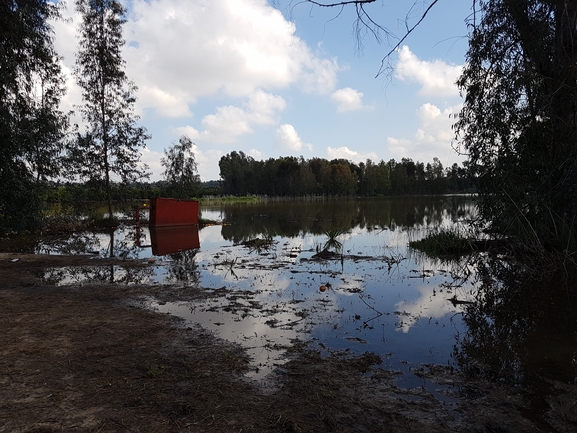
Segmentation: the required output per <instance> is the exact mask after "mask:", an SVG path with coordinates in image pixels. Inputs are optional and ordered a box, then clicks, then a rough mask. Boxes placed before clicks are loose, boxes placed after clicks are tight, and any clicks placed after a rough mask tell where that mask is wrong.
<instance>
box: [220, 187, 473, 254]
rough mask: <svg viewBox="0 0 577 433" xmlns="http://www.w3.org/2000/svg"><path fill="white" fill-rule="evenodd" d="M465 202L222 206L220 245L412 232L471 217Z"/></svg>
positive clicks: (423, 200) (406, 199)
mask: <svg viewBox="0 0 577 433" xmlns="http://www.w3.org/2000/svg"><path fill="white" fill-rule="evenodd" d="M473 212H474V204H473V202H472V201H471V199H470V198H469V197H448V196H444V197H440V196H439V197H403V198H398V197H397V198H381V199H374V198H360V199H350V198H349V199H318V200H287V201H283V200H279V201H269V202H266V203H257V204H230V205H225V206H224V210H223V219H224V220H225V222H226V221H231V222H233V223H234V224H232V225H225V226H223V228H222V236H223V238H224V239H227V240H232V241H233V242H234V243H240V242H243V241H245V240H248V239H252V238H255V237H257V236H258V235H260V234H263V233H264V234H269V235H281V236H285V237H297V236H301V235H302V234H303V233H305V234H306V233H312V234H317V235H321V234H323V233H325V232H326V231H328V230H333V229H340V230H349V229H351V228H354V227H357V226H359V227H360V228H367V229H373V228H380V229H383V228H389V229H394V228H395V227H403V228H411V227H415V226H427V225H429V226H431V225H438V224H440V223H441V222H442V221H443V220H444V219H446V218H450V219H457V218H459V217H462V216H467V215H471V214H472V213H473Z"/></svg>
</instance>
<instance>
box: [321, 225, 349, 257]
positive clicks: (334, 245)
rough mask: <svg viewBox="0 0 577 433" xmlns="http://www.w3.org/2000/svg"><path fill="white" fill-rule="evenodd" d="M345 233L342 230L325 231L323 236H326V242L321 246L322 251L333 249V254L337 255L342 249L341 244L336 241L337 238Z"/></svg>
mask: <svg viewBox="0 0 577 433" xmlns="http://www.w3.org/2000/svg"><path fill="white" fill-rule="evenodd" d="M343 233H345V231H344V230H340V229H333V230H327V231H325V236H327V238H328V239H327V241H326V242H325V244H324V245H323V250H331V249H334V250H335V252H337V253H339V252H341V250H342V249H343V244H342V243H341V242H339V241H338V240H337V237H339V236H340V235H342V234H343Z"/></svg>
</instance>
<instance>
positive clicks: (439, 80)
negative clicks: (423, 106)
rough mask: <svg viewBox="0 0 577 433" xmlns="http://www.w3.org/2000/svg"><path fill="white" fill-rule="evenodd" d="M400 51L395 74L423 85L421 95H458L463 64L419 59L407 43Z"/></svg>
mask: <svg viewBox="0 0 577 433" xmlns="http://www.w3.org/2000/svg"><path fill="white" fill-rule="evenodd" d="M398 52H399V60H398V62H397V65H396V66H395V76H396V77H397V78H399V79H400V80H403V81H415V82H417V83H419V84H420V85H421V86H422V87H421V90H420V91H419V94H420V95H421V96H458V89H457V86H456V85H455V81H457V78H458V77H459V75H460V74H461V71H462V69H463V67H462V66H460V65H449V64H447V63H445V62H443V61H441V60H434V61H432V62H429V61H424V60H419V58H418V57H417V56H416V55H415V54H413V53H412V52H411V50H410V49H409V47H407V46H406V45H405V46H403V47H401V48H400V49H399V51H398Z"/></svg>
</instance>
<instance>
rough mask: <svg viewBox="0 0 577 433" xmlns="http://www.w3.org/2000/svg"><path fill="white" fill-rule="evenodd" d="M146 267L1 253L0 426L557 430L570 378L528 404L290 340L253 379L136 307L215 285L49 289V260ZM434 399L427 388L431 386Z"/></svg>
mask: <svg viewBox="0 0 577 433" xmlns="http://www.w3.org/2000/svg"><path fill="white" fill-rule="evenodd" d="M110 265H116V266H122V267H134V266H149V264H148V263H147V261H121V260H113V259H100V258H93V257H89V256H41V255H24V254H0V278H1V281H2V285H1V288H0V307H1V309H2V310H1V311H0V329H1V330H2V332H0V432H37V433H40V432H60V431H78V432H84V431H86V432H241V431H242V432H393V433H394V432H407V431H414V432H447V431H457V432H460V431H463V432H465V431H466V432H508V431H510V432H541V431H559V432H569V431H576V430H577V403H576V402H577V399H576V392H575V391H576V390H575V385H569V384H560V383H550V386H551V390H552V391H551V392H550V394H549V395H548V396H547V398H546V399H545V400H546V401H545V402H544V404H543V405H542V406H541V407H540V412H539V414H538V415H539V416H538V417H537V416H536V412H535V411H534V410H533V409H534V408H533V406H532V404H533V400H531V399H529V398H527V396H526V395H524V394H523V392H522V391H520V390H515V389H509V388H507V387H506V386H500V385H498V384H491V383H486V382H483V381H481V380H474V379H471V378H464V377H462V376H461V375H460V374H459V373H458V372H456V371H452V370H450V369H447V368H444V367H440V366H423V368H422V370H420V371H419V372H418V374H419V375H421V377H423V378H424V379H427V380H432V381H433V382H435V383H438V384H439V395H443V396H445V397H446V398H442V399H438V398H436V397H435V396H434V395H433V394H432V393H431V392H429V391H427V390H425V389H424V388H417V389H402V388H399V387H397V386H396V385H395V378H396V377H397V375H398V374H399V373H396V372H394V371H387V370H384V369H380V368H378V365H379V364H380V361H381V360H380V358H379V357H378V356H376V355H374V354H370V353H367V354H363V355H361V356H356V357H350V356H345V355H342V354H340V355H339V354H335V355H334V356H330V357H321V356H320V355H319V354H318V353H316V352H314V351H310V350H307V349H306V346H305V345H298V344H297V345H295V346H293V347H292V348H291V350H289V351H288V354H287V356H290V357H291V360H290V361H289V362H288V363H287V364H284V365H283V366H282V368H279V369H278V370H277V371H276V372H275V373H274V374H273V375H274V386H273V387H269V388H262V387H261V386H259V384H258V383H254V382H251V381H250V380H248V379H246V378H245V377H244V376H243V373H244V372H245V371H246V370H247V367H248V359H247V356H246V354H245V353H244V351H243V350H242V349H241V348H239V347H237V346H235V345H233V344H231V343H228V342H226V341H223V340H220V339H218V338H216V337H215V336H214V335H213V334H211V333H209V332H207V331H205V330H203V329H202V328H201V327H200V326H196V325H195V326H192V327H186V326H184V324H183V323H182V322H179V321H178V320H176V319H175V318H173V317H172V316H169V315H166V314H159V313H155V312H153V311H150V310H147V309H146V308H143V307H140V306H139V305H142V304H141V301H142V300H143V299H144V298H146V297H154V298H157V299H164V300H170V299H187V300H190V301H194V300H195V299H205V298H206V297H207V296H224V294H223V293H220V292H219V291H216V292H210V293H209V292H207V291H204V290H201V289H197V290H193V289H190V288H187V289H186V291H183V289H182V288H179V287H176V286H174V287H173V286H159V285H117V284H90V285H82V286H63V287H53V286H48V285H45V284H44V283H43V279H42V276H43V272H44V269H45V268H47V267H58V266H110ZM437 397H438V396H437Z"/></svg>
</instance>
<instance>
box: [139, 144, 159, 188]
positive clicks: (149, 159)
mask: <svg viewBox="0 0 577 433" xmlns="http://www.w3.org/2000/svg"><path fill="white" fill-rule="evenodd" d="M141 155H142V156H141V158H140V161H141V162H143V163H144V164H146V165H148V168H149V172H152V176H151V177H150V181H152V182H155V181H157V180H161V179H162V173H163V172H164V167H163V166H162V165H161V164H160V158H162V157H163V156H164V153H160V152H155V151H153V150H150V149H149V148H148V147H145V148H144V149H142V153H141Z"/></svg>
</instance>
